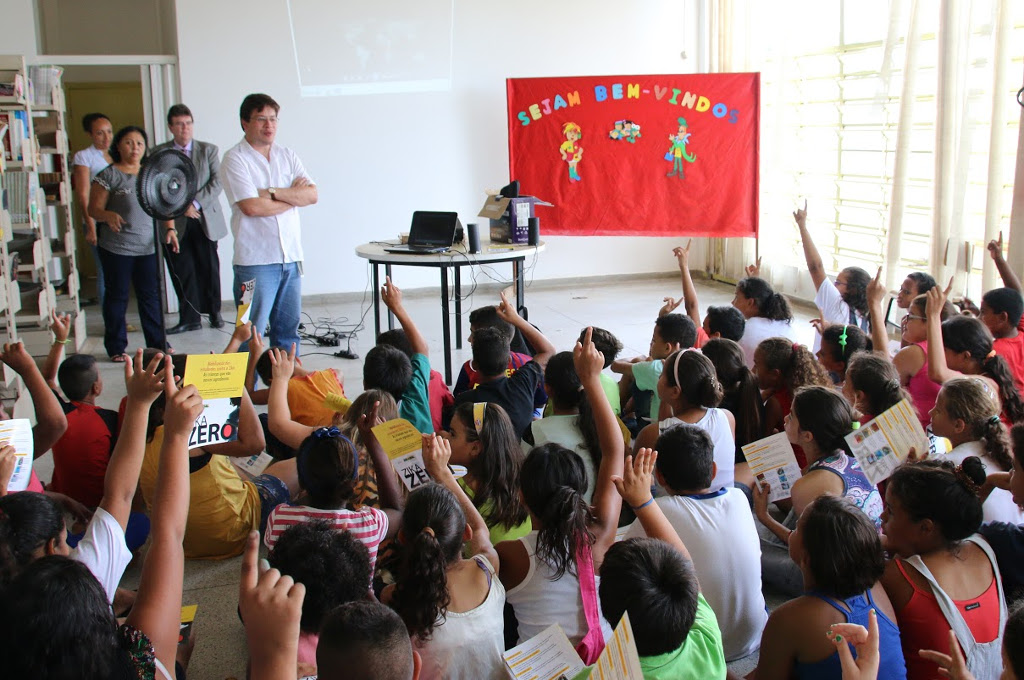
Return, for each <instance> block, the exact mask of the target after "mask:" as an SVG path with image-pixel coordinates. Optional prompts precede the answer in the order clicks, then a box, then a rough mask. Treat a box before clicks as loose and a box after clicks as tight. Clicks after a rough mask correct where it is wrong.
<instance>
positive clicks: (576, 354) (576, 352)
mask: <svg viewBox="0 0 1024 680" xmlns="http://www.w3.org/2000/svg"><path fill="white" fill-rule="evenodd" d="M593 336H594V329H593V328H592V327H590V326H588V327H587V331H586V333H585V334H584V335H583V340H582V342H581V341H577V342H576V347H574V348H573V350H572V363H573V365H574V366H575V367H576V374H577V375H578V376H579V377H580V383H581V384H585V383H586V382H587V380H588V379H590V380H594V379H596V378H598V376H600V375H601V371H602V370H604V354H602V353H601V352H599V351H597V347H596V346H594V340H593Z"/></svg>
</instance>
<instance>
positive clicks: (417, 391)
mask: <svg viewBox="0 0 1024 680" xmlns="http://www.w3.org/2000/svg"><path fill="white" fill-rule="evenodd" d="M429 384H430V359H428V358H427V357H425V356H424V355H422V354H413V355H412V378H411V379H410V380H409V386H408V387H406V388H405V392H404V393H402V403H401V404H399V405H398V416H399V417H400V418H405V419H406V420H408V421H409V422H410V423H412V424H413V426H414V427H415V428H416V429H417V430H419V431H420V432H421V433H422V434H430V433H432V432H433V431H434V421H433V420H431V419H430V393H429V391H428V388H427V386H428V385H429Z"/></svg>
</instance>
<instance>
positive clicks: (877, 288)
mask: <svg viewBox="0 0 1024 680" xmlns="http://www.w3.org/2000/svg"><path fill="white" fill-rule="evenodd" d="M867 295H868V316H869V318H870V319H871V349H872V351H874V352H878V353H879V354H881V355H882V356H884V357H885V358H886V359H889V358H890V356H889V334H888V332H886V329H885V312H883V311H882V300H883V299H884V298H885V286H883V285H882V268H881V267H879V268H878V273H877V274H875V278H874V279H872V280H871V281H870V282H868V290H867Z"/></svg>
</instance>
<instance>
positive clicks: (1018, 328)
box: [978, 232, 1024, 394]
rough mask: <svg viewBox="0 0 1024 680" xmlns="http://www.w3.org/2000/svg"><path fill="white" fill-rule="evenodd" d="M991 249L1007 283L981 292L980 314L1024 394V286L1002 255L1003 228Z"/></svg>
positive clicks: (993, 347)
mask: <svg viewBox="0 0 1024 680" xmlns="http://www.w3.org/2000/svg"><path fill="white" fill-rule="evenodd" d="M988 252H989V255H991V256H992V260H993V262H995V265H996V269H997V270H998V271H999V276H1000V277H1001V278H1002V279H1003V286H1004V287H1003V288H996V289H994V290H990V291H988V292H987V293H985V295H983V296H982V298H981V309H980V310H979V314H978V316H979V317H980V318H981V320H982V322H983V323H984V324H985V325H986V326H987V327H988V329H989V330H990V331H992V336H993V338H994V339H995V341H994V342H993V343H992V349H994V350H995V351H996V354H999V355H1000V356H1002V357H1003V358H1004V359H1006V363H1008V364H1009V365H1010V371H1011V372H1012V373H1013V382H1014V384H1016V385H1017V390H1018V391H1019V392H1020V393H1021V394H1024V298H1022V297H1021V294H1022V293H1024V288H1022V287H1021V282H1020V279H1019V278H1018V277H1017V273H1016V272H1014V271H1013V269H1012V268H1011V267H1010V265H1009V264H1007V262H1006V259H1005V258H1004V257H1003V232H999V239H998V240H992V241H990V242H989V244H988Z"/></svg>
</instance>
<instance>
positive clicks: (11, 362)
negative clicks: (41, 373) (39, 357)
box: [0, 342, 37, 376]
mask: <svg viewBox="0 0 1024 680" xmlns="http://www.w3.org/2000/svg"><path fill="white" fill-rule="evenodd" d="M0 361H2V362H4V363H5V364H7V365H8V366H10V367H11V368H12V369H14V371H15V372H16V373H17V374H18V375H21V376H24V375H25V373H26V372H27V371H31V370H33V369H35V368H37V367H36V362H35V360H34V359H33V358H32V357H31V356H30V355H29V353H28V352H26V351H25V345H23V344H22V343H21V342H6V343H4V349H3V352H0Z"/></svg>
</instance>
